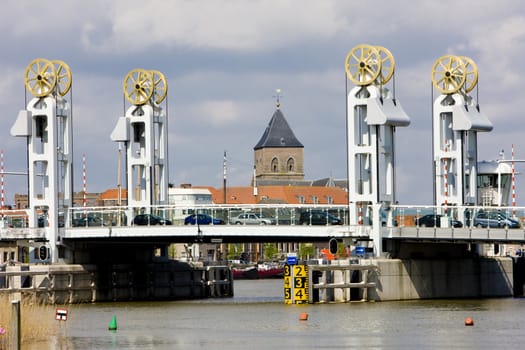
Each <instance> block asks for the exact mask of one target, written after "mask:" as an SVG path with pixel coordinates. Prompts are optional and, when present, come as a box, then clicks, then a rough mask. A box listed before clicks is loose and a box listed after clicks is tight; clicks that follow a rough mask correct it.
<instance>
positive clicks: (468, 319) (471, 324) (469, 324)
mask: <svg viewBox="0 0 525 350" xmlns="http://www.w3.org/2000/svg"><path fill="white" fill-rule="evenodd" d="M473 325H474V320H473V319H471V318H470V317H467V318H466V319H465V326H473Z"/></svg>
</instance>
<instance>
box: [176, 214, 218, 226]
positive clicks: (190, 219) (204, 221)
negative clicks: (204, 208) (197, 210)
mask: <svg viewBox="0 0 525 350" xmlns="http://www.w3.org/2000/svg"><path fill="white" fill-rule="evenodd" d="M196 224H199V225H224V220H222V219H217V218H214V217H211V216H210V215H208V214H191V215H189V216H187V217H186V218H185V219H184V225H196Z"/></svg>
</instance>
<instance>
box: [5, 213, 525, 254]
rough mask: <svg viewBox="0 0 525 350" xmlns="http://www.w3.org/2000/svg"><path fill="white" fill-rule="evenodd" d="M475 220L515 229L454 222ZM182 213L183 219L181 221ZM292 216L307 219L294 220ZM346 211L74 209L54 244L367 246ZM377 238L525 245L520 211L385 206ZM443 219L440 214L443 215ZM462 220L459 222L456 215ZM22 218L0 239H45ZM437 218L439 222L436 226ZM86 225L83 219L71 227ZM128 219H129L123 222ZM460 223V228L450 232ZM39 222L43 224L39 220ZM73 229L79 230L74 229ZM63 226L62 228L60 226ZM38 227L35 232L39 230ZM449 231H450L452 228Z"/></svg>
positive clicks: (10, 218) (367, 233) (12, 218)
mask: <svg viewBox="0 0 525 350" xmlns="http://www.w3.org/2000/svg"><path fill="white" fill-rule="evenodd" d="M144 211H147V212H150V213H154V214H155V215H158V216H159V217H162V218H166V219H169V220H170V224H169V225H163V224H159V225H151V224H147V223H146V224H145V225H144V224H142V225H137V224H135V223H134V221H133V218H134V217H135V216H136V215H138V214H139V213H142V212H144ZM313 212H315V213H318V214H319V213H321V214H322V215H326V216H328V215H330V216H333V217H336V218H338V219H340V220H341V221H340V222H341V224H340V225H332V224H319V223H318V222H317V223H316V222H312V221H311V217H312V216H311V213H313ZM465 212H469V213H470V217H472V218H474V217H476V214H477V213H479V212H486V213H504V214H505V215H507V216H509V217H514V218H516V219H517V221H518V222H520V225H519V227H517V228H509V227H506V225H505V223H504V222H503V221H502V222H497V221H495V222H493V223H491V224H490V225H485V224H483V225H482V224H480V223H476V221H475V220H474V219H471V220H463V221H459V220H455V218H457V217H459V216H461V217H468V216H469V215H464V213H465ZM184 213H185V214H184ZM191 213H198V214H205V215H208V216H209V217H210V218H214V219H216V220H221V224H215V225H213V224H198V225H195V224H191V223H190V224H185V218H186V217H188V216H189V215H190V214H191ZM240 213H255V214H258V215H260V216H262V217H267V218H271V219H272V224H264V223H261V224H255V225H254V224H238V223H236V222H235V218H236V217H237V216H238V215H239V214H240ZM300 213H307V215H306V216H304V217H306V220H304V219H303V220H301V218H300ZM348 213H349V210H348V206H344V205H324V206H319V205H287V204H280V205H268V204H264V205H261V204H259V205H234V206H228V205H197V206H195V205H194V206H180V205H179V206H178V205H166V206H152V207H149V208H144V207H140V208H137V207H127V206H123V207H76V208H72V209H70V210H69V211H68V212H67V213H65V215H63V216H61V217H59V220H60V223H61V224H59V225H58V226H59V228H58V232H59V233H58V237H59V238H58V240H59V241H61V242H66V243H67V242H99V243H103V242H150V243H167V244H169V243H194V242H195V243H216V244H220V243H249V242H326V241H328V240H329V239H330V238H337V239H340V240H345V239H348V240H351V241H360V240H369V239H370V238H371V237H372V231H373V229H374V226H373V225H371V224H372V223H367V224H362V225H352V224H350V220H349V214H348ZM382 213H383V214H382V217H381V218H380V219H381V225H380V237H381V238H382V239H390V240H402V241H413V242H430V241H433V242H468V243H508V244H510V243H516V244H523V243H525V228H524V226H523V225H521V220H522V219H521V218H525V207H482V206H476V207H472V206H464V207H461V206H460V207H454V208H450V207H439V206H405V205H393V206H391V208H390V210H389V211H382ZM443 213H447V214H443ZM458 213H462V214H463V215H458ZM424 215H435V216H436V218H439V219H440V220H435V221H434V224H433V225H428V223H426V224H420V223H419V222H418V220H416V218H419V217H422V216H424ZM28 217H29V215H28V214H24V213H23V212H22V213H21V212H20V211H13V213H10V211H4V212H3V221H2V222H3V228H0V240H3V241H9V240H21V239H24V240H32V241H39V240H45V237H46V234H47V231H48V230H49V229H50V228H49V227H29V222H28ZM443 217H444V220H443V219H442V218H443ZM82 218H90V220H79V219H82ZM128 218H129V219H128ZM453 219H454V220H455V221H454V222H456V223H457V222H460V223H461V227H457V225H452V220H453ZM39 222H46V223H47V224H48V225H50V224H51V223H49V222H48V221H47V218H46V219H45V220H41V221H39ZM79 222H80V223H79ZM62 223H63V224H62ZM42 226H43V225H42ZM454 226H456V227H454Z"/></svg>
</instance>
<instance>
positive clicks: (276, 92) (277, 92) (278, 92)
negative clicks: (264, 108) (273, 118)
mask: <svg viewBox="0 0 525 350" xmlns="http://www.w3.org/2000/svg"><path fill="white" fill-rule="evenodd" d="M281 92H282V91H281V89H275V95H273V97H275V98H276V101H275V105H276V107H277V108H280V107H281V101H280V99H281V97H282V94H281Z"/></svg>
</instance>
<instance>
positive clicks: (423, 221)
mask: <svg viewBox="0 0 525 350" xmlns="http://www.w3.org/2000/svg"><path fill="white" fill-rule="evenodd" d="M442 217H444V215H439V214H427V215H423V216H420V217H418V218H415V219H414V222H415V224H416V226H419V227H441V218H442ZM450 225H451V226H452V227H463V223H462V222H461V221H458V220H455V219H450Z"/></svg>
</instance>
